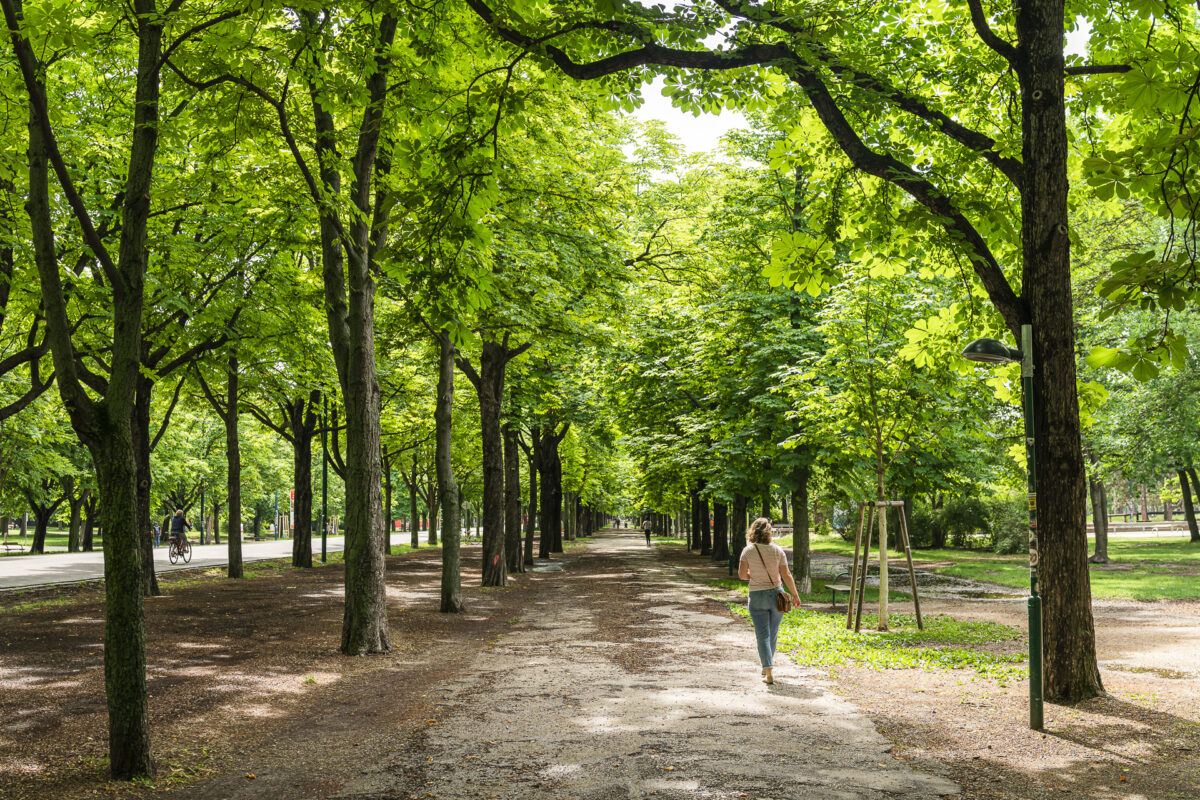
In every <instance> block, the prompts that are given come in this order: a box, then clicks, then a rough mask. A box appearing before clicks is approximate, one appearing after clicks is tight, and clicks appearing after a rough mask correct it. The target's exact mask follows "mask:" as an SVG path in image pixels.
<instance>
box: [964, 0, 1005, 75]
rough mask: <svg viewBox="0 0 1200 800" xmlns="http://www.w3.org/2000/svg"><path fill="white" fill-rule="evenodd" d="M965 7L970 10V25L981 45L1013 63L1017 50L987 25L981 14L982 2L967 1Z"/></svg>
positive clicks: (983, 15) (985, 16)
mask: <svg viewBox="0 0 1200 800" xmlns="http://www.w3.org/2000/svg"><path fill="white" fill-rule="evenodd" d="M967 7H968V8H970V9H971V24H972V25H974V26H975V33H977V34H979V38H980V39H981V40H982V41H983V43H984V44H986V45H987V46H988V47H990V48H992V49H993V50H995V51H996V52H997V53H999V54H1000V55H1002V56H1004V60H1005V61H1007V62H1008V63H1010V64H1011V63H1013V60H1014V59H1016V57H1017V48H1015V47H1013V46H1012V44H1011V43H1009V42H1007V41H1005V40H1004V39H1001V38H1000V37H999V36H997V35H996V34H995V32H994V31H992V29H991V27H990V26H989V25H988V21H987V15H986V14H984V13H983V3H982V0H967Z"/></svg>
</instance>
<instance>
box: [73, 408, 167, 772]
mask: <svg viewBox="0 0 1200 800" xmlns="http://www.w3.org/2000/svg"><path fill="white" fill-rule="evenodd" d="M130 416H131V415H129V414H125V415H117V417H118V418H117V419H114V420H113V421H112V422H111V423H110V424H111V426H112V427H111V429H109V430H107V431H105V432H104V435H102V436H101V437H98V439H99V441H98V442H96V443H95V444H94V445H92V446H90V447H89V449H90V450H91V452H92V461H93V463H94V464H95V467H96V474H97V481H98V484H99V493H100V513H101V515H102V517H103V519H104V537H103V542H104V603H105V609H104V610H105V625H104V686H105V693H106V695H107V699H108V729H109V730H108V741H109V756H110V759H111V762H110V766H109V768H110V770H111V772H112V774H113V776H114V777H123V778H127V777H132V776H137V775H152V774H153V773H154V762H153V760H152V758H151V755H150V720H149V715H148V707H147V695H146V618H145V607H144V605H143V600H142V547H141V538H142V537H141V535H140V531H139V528H140V525H139V522H140V518H139V516H138V514H137V487H136V484H135V481H136V479H137V472H138V470H137V464H136V459H135V457H134V451H133V435H132V431H131V430H130ZM121 417H123V418H121ZM89 444H90V443H89Z"/></svg>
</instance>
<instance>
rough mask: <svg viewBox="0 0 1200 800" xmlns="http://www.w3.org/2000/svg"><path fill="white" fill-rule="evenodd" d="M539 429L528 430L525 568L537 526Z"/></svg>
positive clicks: (539, 461)
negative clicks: (527, 507)
mask: <svg viewBox="0 0 1200 800" xmlns="http://www.w3.org/2000/svg"><path fill="white" fill-rule="evenodd" d="M541 431H542V429H541V427H540V426H537V425H534V426H533V427H531V428H530V429H529V439H530V445H529V451H528V456H527V457H528V459H529V517H528V518H527V519H526V520H525V558H524V561H525V566H527V567H532V566H533V533H534V528H536V527H537V524H538V471H539V469H540V466H539V465H540V464H541V449H540V448H541V446H542V443H541Z"/></svg>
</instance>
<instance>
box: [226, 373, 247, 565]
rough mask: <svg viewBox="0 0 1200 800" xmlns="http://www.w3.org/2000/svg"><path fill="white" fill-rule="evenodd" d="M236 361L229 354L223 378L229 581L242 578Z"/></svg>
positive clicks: (240, 458) (240, 452)
mask: <svg viewBox="0 0 1200 800" xmlns="http://www.w3.org/2000/svg"><path fill="white" fill-rule="evenodd" d="M238 400H239V397H238V359H237V355H236V354H234V353H232V352H231V353H230V354H229V362H228V372H227V373H226V375H225V464H226V467H225V477H226V484H225V492H226V495H227V497H226V502H227V503H228V504H229V514H228V516H229V536H228V537H227V539H228V542H227V546H228V552H229V565H228V566H227V567H226V572H227V574H228V575H229V577H231V578H241V577H244V575H245V571H244V570H243V568H242V451H241V446H240V444H239V439H238Z"/></svg>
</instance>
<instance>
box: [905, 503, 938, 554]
mask: <svg viewBox="0 0 1200 800" xmlns="http://www.w3.org/2000/svg"><path fill="white" fill-rule="evenodd" d="M908 537H909V540H910V542H911V543H912V546H913V547H941V546H942V545H944V544H945V543H946V533H945V530H944V529H943V527H942V517H941V513H940V512H938V511H935V510H933V509H931V508H914V509H913V515H912V519H910V520H909V521H908Z"/></svg>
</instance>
